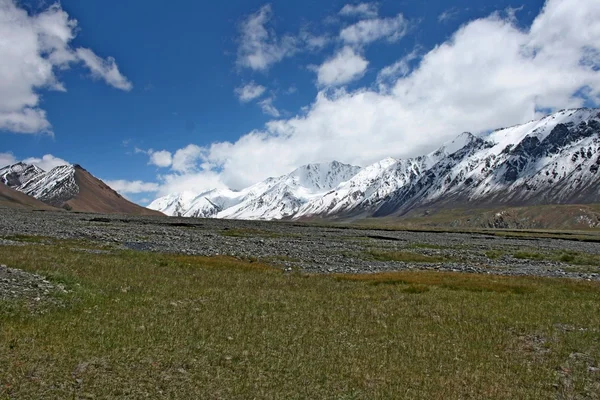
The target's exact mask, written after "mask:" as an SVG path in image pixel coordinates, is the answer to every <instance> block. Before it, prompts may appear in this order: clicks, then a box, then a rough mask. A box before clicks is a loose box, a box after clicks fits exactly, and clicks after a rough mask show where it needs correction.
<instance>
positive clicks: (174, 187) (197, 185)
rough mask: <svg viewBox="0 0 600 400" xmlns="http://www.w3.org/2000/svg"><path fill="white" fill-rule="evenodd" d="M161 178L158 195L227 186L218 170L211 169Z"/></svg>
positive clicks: (201, 190)
mask: <svg viewBox="0 0 600 400" xmlns="http://www.w3.org/2000/svg"><path fill="white" fill-rule="evenodd" d="M159 180H160V189H159V192H158V194H157V195H158V196H164V195H167V194H169V193H181V192H185V191H194V192H196V193H202V192H207V191H209V190H213V189H224V188H226V187H227V186H226V185H225V184H224V183H223V180H222V177H221V175H220V174H219V173H218V172H215V171H210V170H205V171H200V172H192V173H186V174H178V173H172V174H167V175H163V176H160V177H159Z"/></svg>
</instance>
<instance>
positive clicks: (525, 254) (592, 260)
mask: <svg viewBox="0 0 600 400" xmlns="http://www.w3.org/2000/svg"><path fill="white" fill-rule="evenodd" d="M513 256H514V257H515V258H518V259H527V260H546V261H560V262H564V263H567V264H572V265H582V266H591V267H600V255H598V254H588V253H579V252H576V251H568V250H563V251H556V252H552V253H539V252H533V251H520V252H517V253H515V254H514V255H513Z"/></svg>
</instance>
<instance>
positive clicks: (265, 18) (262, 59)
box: [237, 4, 297, 71]
mask: <svg viewBox="0 0 600 400" xmlns="http://www.w3.org/2000/svg"><path fill="white" fill-rule="evenodd" d="M272 17H273V10H272V8H271V5H270V4H267V5H264V6H262V7H261V8H260V10H258V11H257V12H256V13H254V14H252V15H250V16H249V17H248V18H247V19H246V20H244V21H243V22H242V24H241V25H240V33H241V37H240V45H239V48H238V58H237V63H238V65H239V66H241V67H246V68H250V69H253V70H255V71H265V70H267V69H268V68H269V67H270V66H271V65H273V64H275V63H277V62H279V61H281V60H283V59H284V58H285V57H288V56H291V55H293V54H294V53H296V46H297V43H296V39H295V38H294V37H293V36H290V35H286V36H284V37H282V38H279V37H278V36H277V34H276V33H275V31H274V30H273V29H272V28H269V27H268V26H267V25H268V23H269V22H270V21H271V18H272Z"/></svg>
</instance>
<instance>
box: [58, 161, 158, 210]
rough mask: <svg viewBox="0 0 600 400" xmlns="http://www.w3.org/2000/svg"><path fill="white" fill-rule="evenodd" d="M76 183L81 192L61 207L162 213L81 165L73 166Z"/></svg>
mask: <svg viewBox="0 0 600 400" xmlns="http://www.w3.org/2000/svg"><path fill="white" fill-rule="evenodd" d="M73 169H74V171H75V173H74V178H75V183H76V185H77V187H78V188H79V192H78V193H77V194H76V195H75V196H73V197H72V198H70V199H69V200H67V201H65V202H64V203H63V204H62V205H61V207H62V208H67V209H70V210H73V211H84V212H94V213H103V214H131V215H157V216H158V215H162V216H164V214H163V213H161V212H159V211H154V210H150V209H148V208H145V207H142V206H139V205H137V204H134V203H132V202H130V201H129V200H127V199H125V198H124V197H123V196H121V195H120V194H119V193H117V192H115V191H114V190H113V189H111V188H110V187H109V186H108V185H106V184H105V183H104V182H102V181H101V180H100V179H98V178H96V177H95V176H93V175H92V174H90V173H89V172H88V171H86V170H85V169H83V168H81V166H79V165H75V166H74V167H73Z"/></svg>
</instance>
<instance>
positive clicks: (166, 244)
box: [0, 209, 600, 280]
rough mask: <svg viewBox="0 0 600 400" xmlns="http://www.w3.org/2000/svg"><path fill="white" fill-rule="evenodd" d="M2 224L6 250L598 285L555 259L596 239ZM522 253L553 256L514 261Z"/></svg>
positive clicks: (80, 217)
mask: <svg viewBox="0 0 600 400" xmlns="http://www.w3.org/2000/svg"><path fill="white" fill-rule="evenodd" d="M0 220H1V221H2V223H1V224H0V246H2V245H19V244H21V243H23V242H24V241H26V242H31V241H34V242H36V243H39V244H40V245H44V240H47V239H48V238H58V239H85V240H88V241H91V242H93V243H94V244H96V245H100V246H105V247H106V248H109V249H110V248H113V249H117V248H126V249H132V250H139V251H153V252H165V253H181V254H191V255H205V256H212V255H231V256H236V257H241V258H246V259H248V258H249V259H257V260H261V261H266V262H269V263H271V264H273V265H276V266H278V267H281V268H283V269H286V270H296V269H299V270H302V271H305V272H311V273H358V272H381V271H391V270H405V269H425V270H440V271H461V272H474V273H491V274H500V275H535V276H546V277H568V278H575V279H586V280H600V267H599V266H598V264H597V263H596V264H594V263H591V264H592V265H586V266H582V265H581V263H578V264H579V265H571V264H570V263H568V262H561V261H557V260H556V257H555V255H556V254H560V253H561V252H569V254H581V255H585V256H587V257H591V258H592V259H595V260H598V259H600V243H597V242H596V243H594V242H582V241H575V240H557V239H548V238H537V237H523V238H507V237H500V236H495V235H490V234H482V233H438V232H407V231H389V230H377V229H356V228H350V227H339V226H325V227H324V226H315V225H308V224H300V223H289V222H254V221H226V220H212V219H207V220H201V219H184V218H166V217H162V218H161V217H129V216H127V217H124V216H105V215H95V214H79V213H66V212H59V213H54V212H29V211H15V210H8V209H0ZM84 247H85V246H84ZM81 250H82V251H89V252H102V251H106V250H97V249H86V248H82V249H81ZM0 252H1V247H0ZM519 252H529V253H533V254H544V255H547V257H541V258H540V259H527V258H525V259H523V258H517V257H515V255H517V254H518V253H519ZM398 254H399V255H400V256H398ZM407 254H408V255H409V256H411V255H415V254H416V255H419V256H420V255H423V256H425V257H424V259H423V260H417V261H418V262H414V260H411V259H410V257H409V259H406V255H407ZM389 255H392V256H389ZM388 256H389V257H388ZM428 257H429V258H428ZM552 258H554V259H552Z"/></svg>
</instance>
